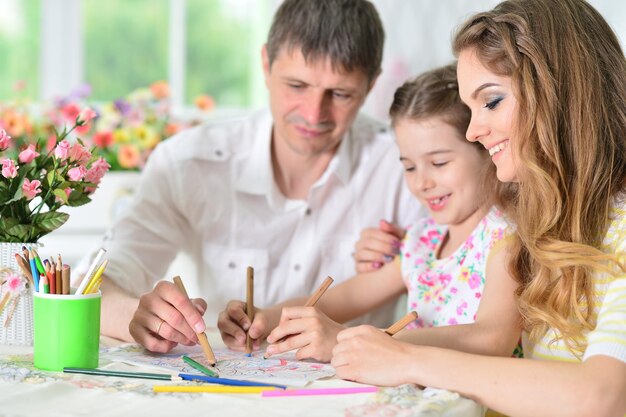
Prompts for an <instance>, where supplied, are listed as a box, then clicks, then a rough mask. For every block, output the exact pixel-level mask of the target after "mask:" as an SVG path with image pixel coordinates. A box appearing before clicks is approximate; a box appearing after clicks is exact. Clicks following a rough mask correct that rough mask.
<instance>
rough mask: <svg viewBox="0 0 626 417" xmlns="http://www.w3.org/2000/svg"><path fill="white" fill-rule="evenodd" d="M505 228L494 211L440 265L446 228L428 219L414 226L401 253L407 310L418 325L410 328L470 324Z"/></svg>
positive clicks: (498, 214)
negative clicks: (413, 315)
mask: <svg viewBox="0 0 626 417" xmlns="http://www.w3.org/2000/svg"><path fill="white" fill-rule="evenodd" d="M506 229H507V224H506V222H505V220H504V218H503V216H502V213H500V212H499V211H498V210H496V209H495V208H492V209H491V210H490V211H489V213H487V215H486V216H485V217H483V218H482V219H481V221H480V223H479V224H478V226H476V228H475V229H474V230H473V231H472V234H471V235H470V236H469V237H468V238H467V239H466V240H465V242H464V243H463V244H462V245H461V246H460V247H459V248H457V250H456V251H455V252H454V253H453V254H452V255H450V256H448V257H445V258H442V259H437V252H438V251H439V247H440V245H441V242H443V240H444V238H445V236H446V234H447V231H448V227H447V225H443V224H437V223H435V221H434V220H433V219H432V218H426V219H424V220H421V221H419V222H418V223H415V224H413V225H411V226H410V227H409V228H408V229H407V233H406V236H405V238H404V240H403V242H402V245H401V247H400V259H401V269H402V277H403V279H404V283H405V284H406V287H407V290H408V309H409V311H416V312H417V314H418V319H417V320H416V321H415V322H413V323H411V324H410V325H409V326H408V327H409V328H417V327H437V326H447V325H451V324H465V323H472V322H473V321H474V320H475V319H476V312H477V311H478V304H479V303H480V298H481V296H482V293H483V288H484V285H485V271H486V268H487V259H488V258H489V253H490V251H491V249H492V248H493V246H494V244H495V243H496V242H498V241H501V240H502V239H503V238H504V236H505V232H506Z"/></svg>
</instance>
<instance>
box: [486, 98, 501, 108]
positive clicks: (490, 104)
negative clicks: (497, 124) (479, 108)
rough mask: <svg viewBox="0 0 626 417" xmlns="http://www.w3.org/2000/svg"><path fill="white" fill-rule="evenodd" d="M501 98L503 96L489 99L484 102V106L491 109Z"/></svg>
mask: <svg viewBox="0 0 626 417" xmlns="http://www.w3.org/2000/svg"><path fill="white" fill-rule="evenodd" d="M503 98H504V97H498V98H495V99H493V100H491V101H490V102H488V103H487V104H485V107H486V108H488V109H489V110H493V109H495V108H496V107H497V106H498V104H499V103H500V102H501V101H502V99H503Z"/></svg>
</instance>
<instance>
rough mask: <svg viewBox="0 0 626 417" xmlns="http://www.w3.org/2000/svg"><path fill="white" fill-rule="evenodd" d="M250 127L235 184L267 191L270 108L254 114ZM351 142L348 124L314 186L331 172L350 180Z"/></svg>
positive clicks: (248, 189) (248, 190)
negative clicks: (250, 141) (250, 140)
mask: <svg viewBox="0 0 626 417" xmlns="http://www.w3.org/2000/svg"><path fill="white" fill-rule="evenodd" d="M357 122H358V121H355V123H357ZM249 129H250V131H249V134H251V135H253V140H252V143H251V144H250V146H251V149H250V152H249V153H248V154H247V156H246V157H244V158H242V159H241V160H240V164H241V168H240V169H239V170H238V172H239V173H238V176H237V180H236V187H237V190H238V191H242V192H246V193H249V194H257V195H270V194H271V193H272V190H273V187H274V170H273V168H272V154H271V151H272V140H271V138H272V129H273V121H272V117H271V114H270V112H269V111H264V112H261V113H257V114H255V116H253V119H252V122H251V124H250V126H249ZM352 142H353V138H352V128H351V129H349V130H348V131H347V132H346V133H345V134H344V137H343V138H342V139H341V142H340V143H339V148H338V149H337V152H336V153H335V155H334V156H333V158H332V159H331V161H330V163H329V164H328V167H327V168H326V170H324V173H323V174H322V176H321V177H320V178H319V180H318V181H316V183H315V185H314V187H315V186H321V185H323V184H325V183H326V181H328V177H329V176H330V175H332V174H334V175H335V176H336V177H337V179H338V180H339V181H341V182H342V183H343V184H344V185H345V184H347V183H348V182H349V181H350V176H351V174H352V170H353V169H352V168H353V164H354V155H353V146H352V145H353V144H352Z"/></svg>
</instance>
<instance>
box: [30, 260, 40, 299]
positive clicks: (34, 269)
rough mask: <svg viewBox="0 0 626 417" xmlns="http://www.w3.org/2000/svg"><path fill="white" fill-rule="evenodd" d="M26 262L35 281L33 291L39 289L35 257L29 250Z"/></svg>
mask: <svg viewBox="0 0 626 417" xmlns="http://www.w3.org/2000/svg"><path fill="white" fill-rule="evenodd" d="M29 253H30V256H29V257H28V262H29V263H30V270H31V272H32V274H33V281H34V283H35V291H39V271H38V270H37V264H36V263H35V257H34V256H33V253H32V252H29Z"/></svg>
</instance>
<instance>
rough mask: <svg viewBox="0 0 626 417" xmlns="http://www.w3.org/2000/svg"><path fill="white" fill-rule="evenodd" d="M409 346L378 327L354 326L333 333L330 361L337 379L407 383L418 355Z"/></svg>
mask: <svg viewBox="0 0 626 417" xmlns="http://www.w3.org/2000/svg"><path fill="white" fill-rule="evenodd" d="M411 348H414V347H413V346H411V345H408V344H406V343H402V342H399V341H397V340H395V339H393V338H392V337H391V336H389V335H388V334H386V333H385V332H383V331H382V330H380V329H377V328H375V327H372V326H358V327H353V328H350V329H347V330H344V331H342V332H341V333H339V334H338V335H337V345H336V346H335V348H334V349H333V352H332V354H333V356H332V360H331V362H330V364H331V365H332V366H333V367H334V368H335V370H336V372H337V376H338V377H339V378H341V379H347V380H350V381H356V382H361V383H364V384H372V385H380V386H388V387H390V386H397V385H401V384H408V383H413V381H412V380H411V369H412V367H413V366H414V365H413V364H414V363H415V362H416V361H417V360H418V359H419V358H416V357H415V356H414V355H411V353H410V350H411Z"/></svg>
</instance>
